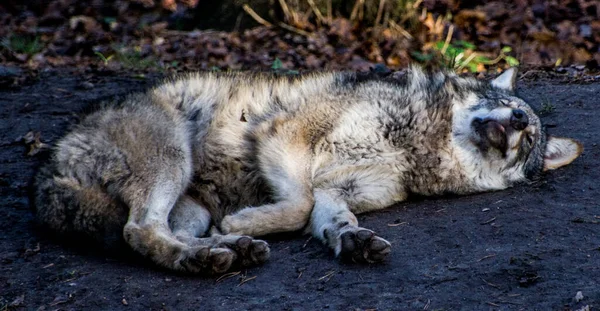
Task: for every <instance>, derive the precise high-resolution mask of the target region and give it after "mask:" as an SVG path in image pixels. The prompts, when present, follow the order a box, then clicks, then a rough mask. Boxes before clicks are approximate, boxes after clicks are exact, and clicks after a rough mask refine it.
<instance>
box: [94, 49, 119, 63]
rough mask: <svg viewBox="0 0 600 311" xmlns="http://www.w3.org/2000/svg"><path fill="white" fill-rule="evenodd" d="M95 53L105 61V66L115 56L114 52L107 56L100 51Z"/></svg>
mask: <svg viewBox="0 0 600 311" xmlns="http://www.w3.org/2000/svg"><path fill="white" fill-rule="evenodd" d="M94 54H96V55H97V56H98V57H99V58H100V59H101V60H102V62H103V63H104V66H106V65H108V62H109V61H110V60H111V59H112V58H113V57H114V56H115V55H114V54H113V55H110V56H108V57H106V56H104V54H102V53H100V52H94Z"/></svg>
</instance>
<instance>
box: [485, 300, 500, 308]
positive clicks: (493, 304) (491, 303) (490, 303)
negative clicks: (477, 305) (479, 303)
mask: <svg viewBox="0 0 600 311" xmlns="http://www.w3.org/2000/svg"><path fill="white" fill-rule="evenodd" d="M486 303H487V304H488V305H490V306H493V307H499V306H500V305H498V304H495V303H493V302H489V301H488V302H486Z"/></svg>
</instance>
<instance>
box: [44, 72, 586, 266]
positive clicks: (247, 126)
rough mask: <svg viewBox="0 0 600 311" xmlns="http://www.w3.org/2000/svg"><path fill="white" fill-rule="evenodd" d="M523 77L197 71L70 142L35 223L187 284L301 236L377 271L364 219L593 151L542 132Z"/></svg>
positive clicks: (376, 241)
mask: <svg viewBox="0 0 600 311" xmlns="http://www.w3.org/2000/svg"><path fill="white" fill-rule="evenodd" d="M515 77H516V71H515V70H514V69H509V70H507V71H506V72H505V73H503V74H502V75H500V76H499V77H498V78H496V79H495V80H493V81H491V83H487V82H481V81H477V80H474V79H470V78H461V77H459V76H457V75H455V74H453V73H432V74H426V73H424V72H423V71H421V70H420V69H417V68H412V69H410V70H408V71H407V72H406V73H405V74H404V75H398V76H392V77H374V76H369V75H363V74H353V73H315V74H307V75H300V76H294V77H289V76H275V75H271V74H249V73H195V74H189V75H185V76H182V77H180V78H177V79H175V80H171V81H167V82H165V83H163V84H161V85H159V86H157V87H155V88H154V89H152V90H150V91H148V92H146V93H143V94H135V95H131V96H129V97H128V98H127V99H126V100H125V101H124V102H121V103H120V104H115V105H113V106H111V107H108V108H105V109H103V110H100V111H97V112H95V113H93V114H91V115H89V116H88V117H87V118H85V119H84V120H83V121H82V122H81V124H79V125H78V126H76V127H75V128H74V129H73V131H72V132H70V133H69V134H68V135H67V136H66V137H64V138H63V139H62V140H60V141H59V142H58V144H57V146H56V148H55V151H54V154H53V156H52V159H51V161H50V163H49V164H47V165H46V166H45V167H43V168H42V169H41V171H40V172H39V174H38V175H37V177H36V181H35V183H36V194H35V206H36V211H37V217H38V219H39V220H40V221H41V222H42V223H44V224H45V225H47V226H48V227H50V228H51V229H53V230H55V231H57V232H59V233H63V234H70V235H71V236H82V235H85V236H90V237H92V238H95V239H97V240H100V241H103V242H104V243H107V244H111V243H114V242H117V241H125V242H126V243H127V244H128V245H129V246H130V247H131V248H132V249H133V250H134V251H136V252H139V253H140V254H142V255H143V256H145V257H147V258H149V259H151V260H152V261H153V262H155V263H156V264H158V265H161V266H163V267H167V268H170V269H174V270H180V271H184V272H189V273H199V272H200V273H222V272H225V271H227V270H228V269H230V268H232V267H234V266H235V267H239V266H248V265H254V264H259V263H262V262H264V261H265V260H267V259H268V257H269V248H268V245H267V244H266V243H265V242H264V241H261V240H256V239H253V238H252V237H256V236H262V235H265V234H270V233H277V232H286V231H294V230H300V229H305V230H307V231H309V232H311V233H312V234H313V235H314V236H315V237H317V238H319V239H320V240H322V241H323V242H324V243H325V244H326V245H327V246H329V247H330V248H331V249H332V250H333V251H334V252H335V254H336V255H338V256H340V257H343V258H348V259H351V260H354V261H356V262H378V261H381V260H383V259H384V258H385V257H386V255H388V253H389V252H390V244H389V243H388V242H387V241H386V240H384V239H383V238H381V237H378V236H377V235H375V234H374V232H373V231H371V230H368V229H365V228H362V227H360V226H359V225H358V222H357V219H356V217H355V216H354V215H355V214H358V213H363V212H368V211H374V210H379V209H383V208H385V207H386V206H389V205H391V204H394V203H395V202H399V201H403V200H405V199H406V198H407V197H408V196H409V195H410V194H419V195H439V194H444V193H456V194H467V193H474V192H481V191H490V190H498V189H504V188H506V187H509V186H511V185H513V184H515V183H517V182H521V181H526V180H531V179H534V178H536V177H537V176H538V175H539V174H540V173H541V172H542V171H545V170H549V169H555V168H558V167H560V166H563V165H566V164H568V163H570V162H571V161H573V160H574V159H575V158H576V157H577V156H578V155H579V154H580V153H581V152H582V146H581V145H580V144H579V143H578V142H576V141H574V140H571V139H566V138H556V137H551V136H547V135H546V133H545V132H544V129H543V127H542V125H541V124H540V119H539V118H538V116H536V115H535V113H534V112H533V111H532V109H531V108H530V107H529V106H528V105H527V104H526V103H525V102H524V101H523V100H522V99H520V98H518V97H515V95H514V83H515ZM213 225H214V228H213V229H210V228H211V227H213Z"/></svg>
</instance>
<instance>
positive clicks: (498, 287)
mask: <svg viewBox="0 0 600 311" xmlns="http://www.w3.org/2000/svg"><path fill="white" fill-rule="evenodd" d="M481 280H482V281H484V282H485V284H487V285H489V286H491V287H493V288H497V289H500V286H498V285H496V284H494V283H490V282H488V281H486V280H484V279H483V278H482V279H481Z"/></svg>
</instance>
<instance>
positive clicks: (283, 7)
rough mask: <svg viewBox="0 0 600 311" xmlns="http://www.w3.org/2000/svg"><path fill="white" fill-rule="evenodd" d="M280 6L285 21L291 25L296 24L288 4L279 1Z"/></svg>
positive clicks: (282, 0) (283, 0)
mask: <svg viewBox="0 0 600 311" xmlns="http://www.w3.org/2000/svg"><path fill="white" fill-rule="evenodd" d="M279 5H280V6H281V10H282V11H283V15H285V20H287V21H288V22H289V23H294V22H295V21H294V20H293V19H294V17H293V16H292V14H291V13H290V8H289V7H288V5H287V3H285V0H279Z"/></svg>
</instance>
